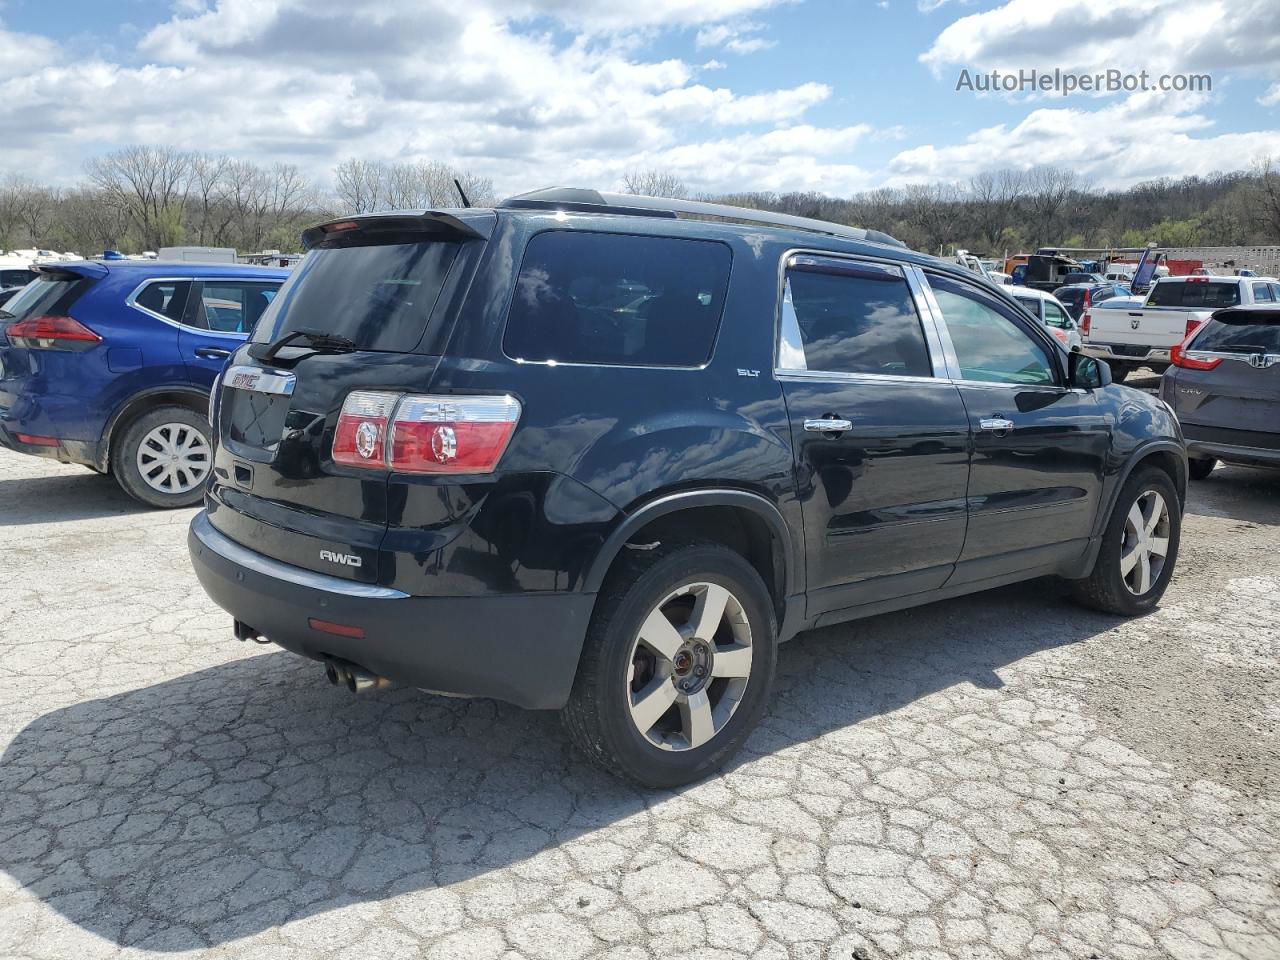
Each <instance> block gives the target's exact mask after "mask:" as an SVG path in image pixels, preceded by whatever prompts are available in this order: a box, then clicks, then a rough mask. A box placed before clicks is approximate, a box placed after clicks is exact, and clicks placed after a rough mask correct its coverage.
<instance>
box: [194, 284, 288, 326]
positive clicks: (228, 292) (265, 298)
mask: <svg viewBox="0 0 1280 960" xmlns="http://www.w3.org/2000/svg"><path fill="white" fill-rule="evenodd" d="M278 287H279V284H276V283H241V282H236V281H231V280H218V281H211V280H206V281H204V282H203V283H202V284H200V286H199V288H198V289H199V290H200V295H199V296H198V297H196V298H195V299H194V300H193V301H192V303H191V306H190V308H189V309H188V310H187V321H186V322H187V323H188V325H190V326H193V327H201V328H202V329H206V330H212V331H213V332H215V333H248V332H250V331H251V330H253V328H254V325H255V324H256V323H257V322H258V320H259V318H260V317H261V316H262V315H263V313H265V312H266V309H267V307H269V306H270V305H271V300H272V298H274V297H275V295H276V290H277V289H278Z"/></svg>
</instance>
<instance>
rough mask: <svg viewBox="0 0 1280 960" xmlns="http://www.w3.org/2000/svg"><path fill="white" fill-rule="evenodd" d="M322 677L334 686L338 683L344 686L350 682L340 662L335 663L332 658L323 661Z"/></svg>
mask: <svg viewBox="0 0 1280 960" xmlns="http://www.w3.org/2000/svg"><path fill="white" fill-rule="evenodd" d="M324 678H325V679H326V680H328V681H329V682H330V683H331V684H333V685H334V686H335V687H336V686H339V685H341V686H344V687H345V686H347V685H348V684H349V682H350V681H349V679H348V676H347V671H346V670H345V669H344V668H343V667H342V665H341V664H339V663H336V662H335V661H333V660H326V661H325V664H324Z"/></svg>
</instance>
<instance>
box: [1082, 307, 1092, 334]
mask: <svg viewBox="0 0 1280 960" xmlns="http://www.w3.org/2000/svg"><path fill="white" fill-rule="evenodd" d="M1091 326H1093V314H1092V313H1090V312H1089V311H1088V310H1086V311H1085V312H1084V313H1082V314H1080V336H1082V337H1087V336H1088V335H1089V328H1090V327H1091Z"/></svg>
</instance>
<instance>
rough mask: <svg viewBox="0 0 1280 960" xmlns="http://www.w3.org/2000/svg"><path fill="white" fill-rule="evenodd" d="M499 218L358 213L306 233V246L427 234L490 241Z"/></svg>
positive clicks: (468, 212) (463, 212) (468, 213)
mask: <svg viewBox="0 0 1280 960" xmlns="http://www.w3.org/2000/svg"><path fill="white" fill-rule="evenodd" d="M496 221H497V218H496V217H495V216H494V215H493V213H491V212H489V211H486V210H473V209H458V210H394V211H386V212H383V213H358V214H355V215H353V216H350V217H339V218H338V219H336V220H329V221H328V222H326V223H321V224H317V225H316V226H314V227H310V228H308V229H306V230H303V231H302V245H303V247H305V248H306V249H308V250H310V249H311V248H312V247H314V246H316V245H318V244H321V243H324V242H326V241H329V240H339V239H341V240H346V239H348V238H349V239H352V240H372V239H374V238H376V237H377V236H378V235H379V234H389V233H423V234H430V235H435V236H438V237H441V238H450V239H454V240H488V239H489V237H490V235H491V234H492V233H493V227H494V223H495V222H496Z"/></svg>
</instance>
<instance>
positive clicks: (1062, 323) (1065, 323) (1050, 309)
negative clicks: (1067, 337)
mask: <svg viewBox="0 0 1280 960" xmlns="http://www.w3.org/2000/svg"><path fill="white" fill-rule="evenodd" d="M1044 322H1045V323H1047V324H1048V325H1049V326H1051V327H1057V328H1058V329H1059V330H1070V329H1071V326H1072V324H1071V320H1070V318H1068V317H1067V315H1066V314H1065V313H1063V312H1062V308H1061V307H1060V306H1058V305H1057V304H1056V303H1045V305H1044Z"/></svg>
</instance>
